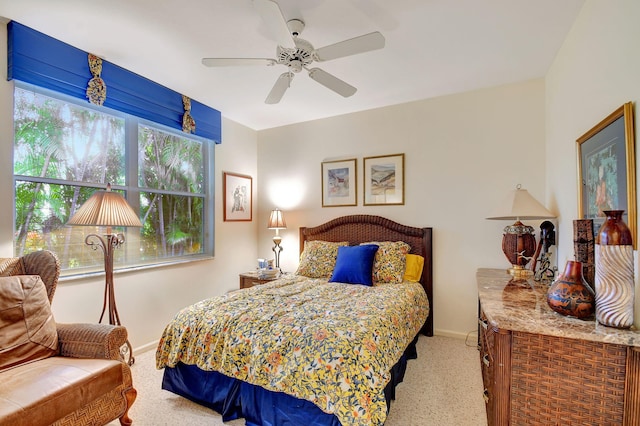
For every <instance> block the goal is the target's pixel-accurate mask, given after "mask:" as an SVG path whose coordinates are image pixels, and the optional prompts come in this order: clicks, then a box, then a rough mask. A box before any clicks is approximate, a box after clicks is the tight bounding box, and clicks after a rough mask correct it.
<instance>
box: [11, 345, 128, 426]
mask: <svg viewBox="0 0 640 426" xmlns="http://www.w3.org/2000/svg"><path fill="white" fill-rule="evenodd" d="M122 370H123V364H122V363H121V362H120V361H114V360H105V359H81V358H66V357H59V356H54V357H49V358H46V359H43V360H40V361H36V362H31V363H28V364H23V365H20V366H18V367H15V368H12V369H11V370H6V371H3V372H2V373H0V425H12V426H22V425H25V426H34V425H50V424H52V423H54V422H55V421H56V420H58V419H61V418H63V417H65V416H66V415H68V414H70V413H73V412H75V411H76V410H78V409H80V408H82V407H85V406H86V405H87V404H89V403H90V402H91V401H93V400H95V399H97V398H99V397H100V396H102V395H104V394H106V393H107V392H110V391H112V390H114V389H116V388H117V387H118V386H120V385H122V383H123V372H122ZM123 404H124V399H123ZM123 411H124V405H123Z"/></svg>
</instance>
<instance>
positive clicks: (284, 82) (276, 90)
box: [264, 72, 293, 104]
mask: <svg viewBox="0 0 640 426" xmlns="http://www.w3.org/2000/svg"><path fill="white" fill-rule="evenodd" d="M291 80H293V74H292V73H290V72H285V73H282V74H280V76H279V77H278V79H277V80H276V84H274V85H273V88H271V91H270V92H269V95H268V96H267V99H265V100H264V103H265V104H277V103H278V102H280V99H282V96H283V95H284V92H286V91H287V89H288V88H289V86H290V85H291Z"/></svg>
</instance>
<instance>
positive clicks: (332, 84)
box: [309, 68, 358, 98]
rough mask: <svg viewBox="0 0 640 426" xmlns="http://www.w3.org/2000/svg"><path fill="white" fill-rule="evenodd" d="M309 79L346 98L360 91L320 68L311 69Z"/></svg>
mask: <svg viewBox="0 0 640 426" xmlns="http://www.w3.org/2000/svg"><path fill="white" fill-rule="evenodd" d="M309 77H311V78H312V79H313V80H315V81H317V82H318V83H320V84H322V85H323V86H324V87H326V88H328V89H331V90H333V91H334V92H336V93H337V94H339V95H342V96H344V97H345V98H348V97H349V96H351V95H353V94H354V93H356V91H357V90H358V89H356V88H355V87H353V86H352V85H350V84H348V83H345V82H344V81H342V80H340V79H339V78H338V77H335V76H333V75H331V74H329V73H328V72H326V71H323V70H321V69H320V68H311V69H310V70H309Z"/></svg>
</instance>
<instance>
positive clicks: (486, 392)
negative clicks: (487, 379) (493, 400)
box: [482, 388, 489, 404]
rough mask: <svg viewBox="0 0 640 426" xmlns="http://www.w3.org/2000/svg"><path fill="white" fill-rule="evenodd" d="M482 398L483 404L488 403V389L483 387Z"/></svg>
mask: <svg viewBox="0 0 640 426" xmlns="http://www.w3.org/2000/svg"><path fill="white" fill-rule="evenodd" d="M482 398H484V402H485V404H488V403H489V390H488V389H486V388H485V390H484V392H482Z"/></svg>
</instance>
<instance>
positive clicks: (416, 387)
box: [109, 336, 487, 426]
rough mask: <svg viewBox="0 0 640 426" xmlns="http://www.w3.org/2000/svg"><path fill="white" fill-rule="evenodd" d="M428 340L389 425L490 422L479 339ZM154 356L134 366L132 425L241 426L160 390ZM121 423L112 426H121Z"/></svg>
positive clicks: (150, 353) (148, 355)
mask: <svg viewBox="0 0 640 426" xmlns="http://www.w3.org/2000/svg"><path fill="white" fill-rule="evenodd" d="M468 340H469V341H468V342H467V343H465V341H463V340H459V339H452V338H448V337H440V336H435V337H425V336H421V337H420V339H419V340H418V359H416V360H410V361H409V364H408V366H407V373H406V376H405V379H404V382H402V383H401V384H400V385H398V387H397V388H396V400H395V401H393V403H392V404H391V411H390V413H389V416H388V418H387V421H386V423H385V426H411V425H415V426H431V425H432V426H483V425H486V424H487V421H486V414H485V406H484V400H483V399H482V390H483V387H482V378H481V373H480V360H479V355H478V351H477V349H476V347H475V339H474V338H473V337H470V338H469V339H468ZM154 356H155V353H154V351H148V352H145V353H142V354H139V355H138V356H136V362H135V364H134V365H133V367H132V371H133V385H134V386H135V388H136V389H137V390H138V398H137V400H136V402H135V403H134V404H133V407H132V408H131V411H130V415H131V418H132V419H133V424H134V426H147V425H149V426H162V425H189V426H199V425H207V426H222V425H225V424H226V425H228V426H240V425H244V420H242V419H238V420H234V421H232V422H228V423H223V422H222V418H221V417H220V415H218V414H217V413H216V412H214V411H212V410H210V409H208V408H204V407H201V406H199V405H197V404H194V403H192V402H191V401H189V400H187V399H184V398H182V397H179V396H177V395H174V394H172V393H171V392H167V391H165V390H162V389H161V388H160V386H161V382H162V371H158V370H156V369H155V364H154V363H155V359H154ZM119 424H120V423H119V422H118V421H114V422H111V423H109V426H111V425H113V426H116V425H119ZM345 426H346V425H345Z"/></svg>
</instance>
